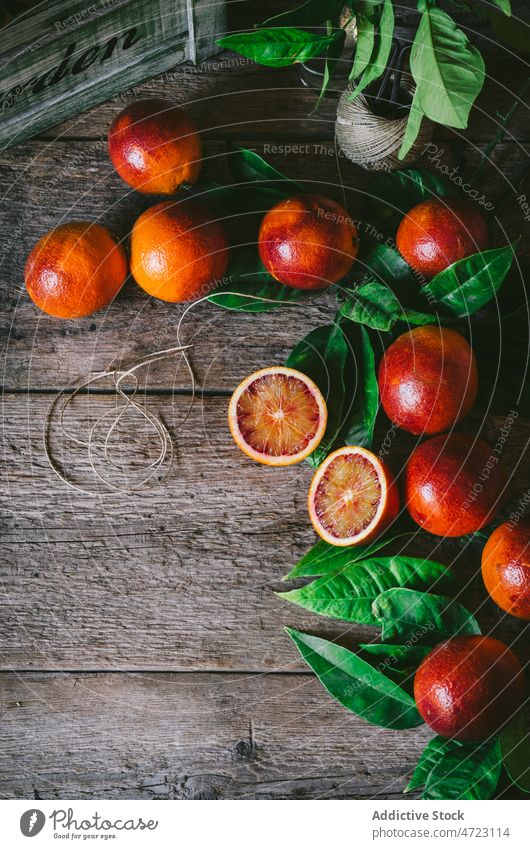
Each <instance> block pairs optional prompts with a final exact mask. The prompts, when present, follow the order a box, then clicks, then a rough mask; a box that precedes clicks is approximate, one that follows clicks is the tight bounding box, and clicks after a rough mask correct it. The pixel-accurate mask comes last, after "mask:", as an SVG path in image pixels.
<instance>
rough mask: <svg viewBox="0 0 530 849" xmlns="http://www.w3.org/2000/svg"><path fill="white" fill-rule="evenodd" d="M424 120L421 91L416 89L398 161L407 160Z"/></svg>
mask: <svg viewBox="0 0 530 849" xmlns="http://www.w3.org/2000/svg"><path fill="white" fill-rule="evenodd" d="M424 118H425V113H424V112H423V110H422V108H421V106H420V95H419V90H418V89H416V91H415V92H414V98H413V100H412V103H411V106H410V110H409V117H408V120H407V126H406V127H405V135H404V136H403V141H402V142H401V147H400V148H399V151H398V159H405V157H406V155H407V153H409V151H410V149H411V147H412V146H413V144H414V142H415V141H416V139H417V138H418V134H419V132H420V129H421V122H422V121H423V119H424Z"/></svg>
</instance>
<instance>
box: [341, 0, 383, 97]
mask: <svg viewBox="0 0 530 849" xmlns="http://www.w3.org/2000/svg"><path fill="white" fill-rule="evenodd" d="M393 35H394V6H393V3H392V0H384V3H383V10H382V12H381V18H380V20H379V28H378V32H377V38H376V44H375V47H374V49H373V52H372V55H371V58H370V61H369V63H368V65H367V66H366V68H365V69H364V72H363V75H362V77H361V80H360V82H359V83H358V85H357V86H356V87H355V89H354V91H353V92H352V93H351V95H350V97H349V99H350V100H354V99H355V98H356V97H357V95H358V94H360V93H361V91H364V89H365V88H366V87H367V86H369V85H370V83H373V82H374V81H375V80H377V79H378V78H379V77H380V76H381V74H382V73H383V71H384V70H385V68H386V65H387V62H388V58H389V56H390V51H391V50H392V37H393Z"/></svg>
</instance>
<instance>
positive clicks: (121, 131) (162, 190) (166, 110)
mask: <svg viewBox="0 0 530 849" xmlns="http://www.w3.org/2000/svg"><path fill="white" fill-rule="evenodd" d="M109 154H110V158H111V161H112V164H113V165H114V167H115V169H116V171H117V172H118V174H119V175H120V177H121V178H122V180H125V182H126V183H128V185H129V186H132V187H133V189H137V191H139V192H144V193H146V194H163V195H168V194H173V193H174V192H175V191H176V190H177V189H178V188H179V186H181V185H182V183H195V182H196V180H197V178H198V176H199V173H200V170H201V164H202V145H201V139H200V136H199V134H198V132H197V128H196V126H195V124H194V123H193V121H192V120H191V118H190V117H189V115H187V114H186V112H185V111H184V110H183V109H180V108H179V107H178V106H176V105H175V104H174V103H172V102H171V101H170V100H164V99H162V98H150V99H145V100H135V101H134V102H133V103H130V104H129V105H128V106H126V107H125V109H123V110H122V111H121V112H120V114H119V115H118V116H117V117H116V118H115V119H114V121H113V123H112V125H111V128H110V131H109Z"/></svg>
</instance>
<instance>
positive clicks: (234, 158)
mask: <svg viewBox="0 0 530 849" xmlns="http://www.w3.org/2000/svg"><path fill="white" fill-rule="evenodd" d="M228 166H229V168H230V171H231V173H232V174H233V176H234V177H235V179H236V180H238V181H240V182H242V183H256V182H257V183H264V182H266V183H267V184H268V188H274V189H276V191H278V192H279V193H281V194H282V195H283V196H284V197H287V196H288V195H290V194H292V193H293V192H304V191H305V189H304V187H303V186H302V185H301V184H300V183H296V182H295V181H294V180H290V179H289V178H288V177H285V176H284V175H283V174H282V173H281V172H280V171H277V170H276V168H273V167H272V165H269V163H268V162H266V161H265V159H263V158H262V157H261V156H260V155H259V154H258V153H256V151H255V150H250V149H249V148H247V147H241V146H240V145H238V144H230V146H229V151H228Z"/></svg>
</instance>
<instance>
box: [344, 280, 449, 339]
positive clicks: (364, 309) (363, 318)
mask: <svg viewBox="0 0 530 849" xmlns="http://www.w3.org/2000/svg"><path fill="white" fill-rule="evenodd" d="M340 313H341V315H343V316H344V318H347V319H349V320H350V321H355V322H358V323H359V324H366V326H367V327H371V328H373V329H374V330H390V329H391V328H392V327H393V326H394V324H395V323H396V322H397V321H405V322H407V323H408V324H414V325H417V324H430V323H431V322H433V321H435V320H436V318H435V316H434V315H432V314H429V313H424V312H418V311H417V310H412V309H408V308H407V307H403V306H401V304H400V302H399V299H398V297H397V295H395V294H394V292H393V291H392V290H391V289H390V288H389V287H388V286H386V285H385V284H384V283H378V282H377V281H376V280H368V281H367V282H366V283H361V284H360V285H359V286H358V287H357V288H356V290H355V291H353V292H352V294H351V296H350V297H349V298H348V300H347V301H345V302H344V303H343V304H342V306H341V308H340Z"/></svg>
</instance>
